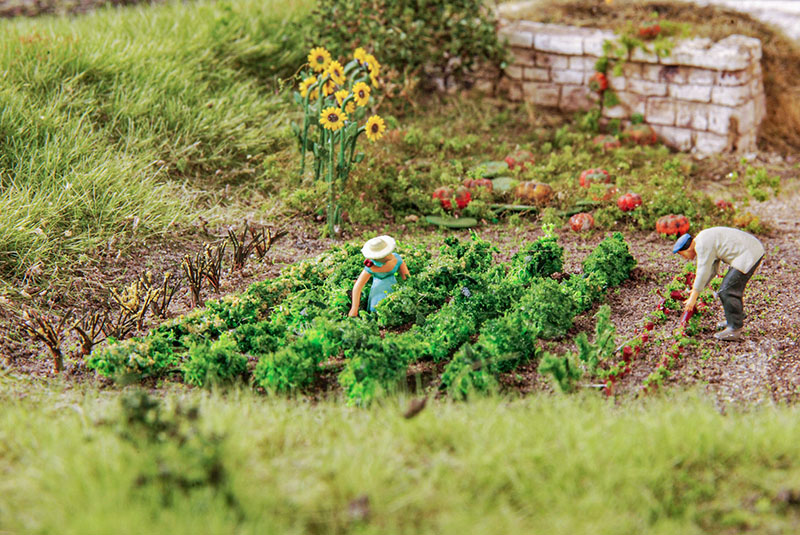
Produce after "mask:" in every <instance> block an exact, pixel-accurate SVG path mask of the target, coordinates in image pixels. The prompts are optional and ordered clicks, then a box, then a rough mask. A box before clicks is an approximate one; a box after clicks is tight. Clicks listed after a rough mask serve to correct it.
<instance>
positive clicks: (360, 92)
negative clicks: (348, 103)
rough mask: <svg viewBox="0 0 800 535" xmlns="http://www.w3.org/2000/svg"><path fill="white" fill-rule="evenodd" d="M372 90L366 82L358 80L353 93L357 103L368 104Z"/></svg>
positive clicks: (360, 104)
mask: <svg viewBox="0 0 800 535" xmlns="http://www.w3.org/2000/svg"><path fill="white" fill-rule="evenodd" d="M370 91H372V90H371V89H370V88H369V86H368V85H367V84H365V83H364V82H358V83H357V84H356V85H355V87H353V93H354V94H355V97H356V104H358V105H359V106H366V105H367V102H369V93H370Z"/></svg>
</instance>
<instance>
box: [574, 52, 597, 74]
mask: <svg viewBox="0 0 800 535" xmlns="http://www.w3.org/2000/svg"><path fill="white" fill-rule="evenodd" d="M595 62H596V60H595V58H587V57H585V56H572V57H571V58H569V68H570V70H573V71H593V72H594V64H595Z"/></svg>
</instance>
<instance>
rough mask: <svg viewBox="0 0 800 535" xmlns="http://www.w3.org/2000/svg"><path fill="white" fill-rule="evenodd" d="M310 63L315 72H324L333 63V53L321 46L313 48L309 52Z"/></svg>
mask: <svg viewBox="0 0 800 535" xmlns="http://www.w3.org/2000/svg"><path fill="white" fill-rule="evenodd" d="M308 63H309V65H311V68H312V69H314V71H315V72H322V71H324V70H325V69H327V68H328V65H330V64H331V53H330V52H328V51H327V50H325V49H324V48H323V47H321V46H318V47H317V48H312V49H311V52H310V53H309V54H308Z"/></svg>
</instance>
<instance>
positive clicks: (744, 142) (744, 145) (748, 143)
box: [736, 130, 758, 153]
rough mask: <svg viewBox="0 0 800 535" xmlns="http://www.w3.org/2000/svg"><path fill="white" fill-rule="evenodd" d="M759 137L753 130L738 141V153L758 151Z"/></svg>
mask: <svg viewBox="0 0 800 535" xmlns="http://www.w3.org/2000/svg"><path fill="white" fill-rule="evenodd" d="M757 141H758V136H757V135H756V131H755V130H751V131H750V132H747V133H745V134H743V135H741V136H739V138H738V139H736V152H739V153H748V152H756V151H757V150H758V145H757Z"/></svg>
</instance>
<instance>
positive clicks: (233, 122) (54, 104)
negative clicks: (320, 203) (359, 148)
mask: <svg viewBox="0 0 800 535" xmlns="http://www.w3.org/2000/svg"><path fill="white" fill-rule="evenodd" d="M309 9H310V2H292V3H290V4H289V3H280V2H277V1H274V0H270V1H267V2H256V1H252V0H240V1H237V2H235V3H225V2H220V3H210V2H209V3H204V2H200V3H192V4H182V3H177V2H176V3H171V4H168V5H165V6H157V7H140V8H132V9H125V10H99V11H98V12H96V13H94V14H92V15H91V16H87V17H83V18H76V19H37V20H35V21H23V20H20V21H0V25H2V28H3V31H2V32H0V34H1V36H0V73H1V74H2V78H3V86H2V88H1V89H0V109H2V110H3V111H2V113H0V213H2V215H1V216H0V273H2V274H4V275H18V274H20V273H21V272H22V271H24V269H26V268H27V267H29V266H30V265H31V264H33V263H35V262H38V261H49V260H48V259H51V258H58V257H60V256H61V255H63V254H64V253H67V254H73V255H74V254H76V253H79V252H85V251H86V250H87V249H92V248H93V247H95V246H97V245H99V244H100V243H102V242H103V241H104V240H106V239H108V237H109V236H110V235H112V234H123V235H125V234H126V233H129V232H134V231H136V232H144V233H153V232H162V231H164V230H165V229H166V228H168V226H169V225H170V224H171V223H173V222H181V221H185V220H186V218H187V215H186V213H187V209H186V204H189V206H194V209H200V208H202V206H201V205H199V204H198V203H195V202H194V199H193V196H192V191H193V190H196V189H200V188H201V187H202V186H203V183H204V182H207V179H206V178H205V177H206V176H211V175H216V177H217V178H215V179H214V180H215V181H223V182H236V181H241V180H246V179H251V180H252V179H254V178H256V177H258V176H259V173H260V172H262V169H261V168H260V163H261V162H262V161H263V160H264V159H265V157H266V156H267V155H268V154H269V153H271V152H273V151H275V150H276V148H279V147H280V146H281V145H282V144H285V143H287V141H286V139H285V138H286V137H287V136H286V133H285V132H284V131H285V125H286V124H287V112H286V103H285V102H284V99H283V97H282V96H281V95H280V94H276V93H275V91H274V88H275V87H277V78H278V77H285V76H289V75H291V73H292V71H291V65H296V64H297V63H298V61H299V60H301V58H302V56H303V51H302V49H301V48H300V40H301V37H302V31H301V30H300V29H298V28H299V26H298V21H300V20H302V17H303V16H304V15H305V14H306V13H307V11H308V10H309ZM240 168H246V169H249V171H247V172H245V173H243V172H242V171H241V170H239V169H240ZM184 184H185V185H186V187H185V188H183V191H180V188H181V187H182V186H183V185H184ZM188 212H191V209H190V210H189V211H188Z"/></svg>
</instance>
